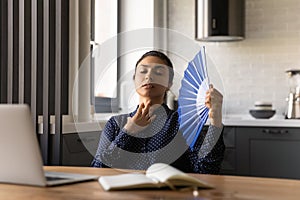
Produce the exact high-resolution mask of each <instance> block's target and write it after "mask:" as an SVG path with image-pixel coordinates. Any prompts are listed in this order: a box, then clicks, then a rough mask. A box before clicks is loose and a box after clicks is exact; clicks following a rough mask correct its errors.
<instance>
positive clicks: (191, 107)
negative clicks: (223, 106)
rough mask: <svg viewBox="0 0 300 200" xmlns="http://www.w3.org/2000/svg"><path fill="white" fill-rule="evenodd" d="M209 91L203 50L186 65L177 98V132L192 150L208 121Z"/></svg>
mask: <svg viewBox="0 0 300 200" xmlns="http://www.w3.org/2000/svg"><path fill="white" fill-rule="evenodd" d="M208 89H209V78H208V74H207V67H206V57H205V48H204V47H201V49H200V51H199V52H198V53H197V55H196V56H195V57H194V59H193V60H192V61H190V62H189V63H188V66H187V68H186V70H185V71H184V76H183V79H182V81H181V88H180V90H179V97H178V114H179V124H180V127H179V130H180V132H181V133H182V134H183V136H184V138H185V139H186V141H187V144H188V145H189V146H190V147H191V148H193V147H194V145H195V143H196V141H197V139H198V137H199V135H200V133H201V130H202V127H203V126H204V124H205V123H206V121H207V119H208V111H209V109H208V108H207V107H206V106H205V95H206V91H207V90H208Z"/></svg>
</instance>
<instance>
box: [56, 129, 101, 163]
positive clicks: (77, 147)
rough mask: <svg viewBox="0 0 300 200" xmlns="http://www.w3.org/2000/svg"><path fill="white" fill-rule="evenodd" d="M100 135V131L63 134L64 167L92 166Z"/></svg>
mask: <svg viewBox="0 0 300 200" xmlns="http://www.w3.org/2000/svg"><path fill="white" fill-rule="evenodd" d="M100 134H101V132H100V131H92V132H83V133H68V134H63V151H62V165H66V166H90V165H91V162H92V160H93V158H94V155H95V153H96V151H97V148H98V142H99V138H100Z"/></svg>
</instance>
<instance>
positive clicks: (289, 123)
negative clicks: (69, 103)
mask: <svg viewBox="0 0 300 200" xmlns="http://www.w3.org/2000/svg"><path fill="white" fill-rule="evenodd" d="M111 115H112V114H110V115H107V114H106V115H103V116H102V117H101V115H100V116H97V119H95V120H93V121H90V122H80V123H71V122H65V123H64V124H63V133H64V134H66V133H76V132H79V133H81V132H92V131H101V130H102V129H103V127H104V126H105V123H106V121H107V120H108V119H109V118H110V116H111ZM113 115H115V114H113ZM206 124H207V125H208V124H209V121H208V122H207V123H206ZM223 124H224V126H247V127H249V126H253V127H291V128H293V127H294V128H300V120H299V119H284V116H281V115H275V116H274V117H272V118H270V119H255V118H253V117H252V116H250V115H226V116H225V117H224V118H223Z"/></svg>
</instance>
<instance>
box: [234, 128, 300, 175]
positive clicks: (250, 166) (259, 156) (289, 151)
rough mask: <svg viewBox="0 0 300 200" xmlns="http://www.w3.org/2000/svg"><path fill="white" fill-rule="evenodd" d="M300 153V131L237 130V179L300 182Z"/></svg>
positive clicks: (291, 129)
mask: <svg viewBox="0 0 300 200" xmlns="http://www.w3.org/2000/svg"><path fill="white" fill-rule="evenodd" d="M299 152H300V129H299V128H286V127H281V128H280V127H276V128H272V127H267V128H263V127H237V128H236V174H237V175H247V176H248V175H249V176H261V177H276V178H295V179H299V178H300V170H299V169H300V159H299V155H298V153H299Z"/></svg>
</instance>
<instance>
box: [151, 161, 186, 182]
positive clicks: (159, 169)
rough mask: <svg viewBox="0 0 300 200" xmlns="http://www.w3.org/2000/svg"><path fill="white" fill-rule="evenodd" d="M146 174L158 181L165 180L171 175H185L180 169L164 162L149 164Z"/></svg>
mask: <svg viewBox="0 0 300 200" xmlns="http://www.w3.org/2000/svg"><path fill="white" fill-rule="evenodd" d="M146 176H148V177H150V178H152V179H157V180H159V181H160V182H165V181H167V180H168V179H170V178H171V177H173V176H183V177H184V176H185V173H183V172H182V171H180V170H178V169H176V168H174V167H172V166H170V165H167V164H164V163H156V164H153V165H151V166H150V167H149V168H148V169H147V171H146Z"/></svg>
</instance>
